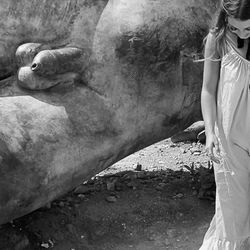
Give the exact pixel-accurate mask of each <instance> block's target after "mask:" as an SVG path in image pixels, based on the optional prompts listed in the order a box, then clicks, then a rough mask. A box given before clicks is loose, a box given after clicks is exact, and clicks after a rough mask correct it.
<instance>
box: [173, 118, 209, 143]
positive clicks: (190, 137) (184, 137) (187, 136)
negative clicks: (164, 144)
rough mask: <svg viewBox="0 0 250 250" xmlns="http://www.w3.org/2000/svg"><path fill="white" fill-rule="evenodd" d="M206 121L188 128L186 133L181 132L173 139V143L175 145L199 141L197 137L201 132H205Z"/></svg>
mask: <svg viewBox="0 0 250 250" xmlns="http://www.w3.org/2000/svg"><path fill="white" fill-rule="evenodd" d="M204 129H205V123H204V121H198V122H195V123H193V124H192V125H191V126H189V127H188V128H186V129H185V130H184V131H182V132H179V133H177V134H175V135H173V136H172V137H171V141H172V142H174V143H177V142H184V141H197V136H198V134H199V133H200V132H201V131H204Z"/></svg>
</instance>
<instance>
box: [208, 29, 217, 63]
mask: <svg viewBox="0 0 250 250" xmlns="http://www.w3.org/2000/svg"><path fill="white" fill-rule="evenodd" d="M211 56H212V58H213V59H219V58H220V53H219V51H218V46H217V40H216V34H215V32H214V31H213V30H210V31H209V33H208V35H207V37H206V45H205V57H211Z"/></svg>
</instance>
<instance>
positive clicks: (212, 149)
mask: <svg viewBox="0 0 250 250" xmlns="http://www.w3.org/2000/svg"><path fill="white" fill-rule="evenodd" d="M205 149H206V152H207V155H208V157H209V158H210V160H212V161H214V162H215V163H218V164H219V163H220V159H219V157H220V147H219V140H218V138H217V136H216V135H215V134H214V133H209V134H207V135H206V148H205ZM215 154H216V155H215Z"/></svg>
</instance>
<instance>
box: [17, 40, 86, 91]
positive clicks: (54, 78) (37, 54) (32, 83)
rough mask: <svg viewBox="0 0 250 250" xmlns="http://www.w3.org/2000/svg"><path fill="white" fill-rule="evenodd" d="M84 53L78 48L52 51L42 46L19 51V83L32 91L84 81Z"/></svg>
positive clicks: (21, 47)
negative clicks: (82, 74) (82, 79)
mask: <svg viewBox="0 0 250 250" xmlns="http://www.w3.org/2000/svg"><path fill="white" fill-rule="evenodd" d="M83 54H84V53H83V50H82V49H79V48H75V47H65V48H60V49H51V48H50V47H49V46H47V45H43V44H40V43H26V44H23V45H21V46H19V47H18V48H17V51H16V60H17V65H18V67H19V69H18V74H17V76H18V77H17V78H18V84H19V85H20V86H21V87H23V88H26V89H30V90H43V89H48V88H51V87H53V86H55V85H57V84H59V83H61V82H72V81H73V82H74V81H76V80H77V79H80V72H81V71H82V69H83V65H84V64H83Z"/></svg>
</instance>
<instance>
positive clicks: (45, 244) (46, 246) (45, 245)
mask: <svg viewBox="0 0 250 250" xmlns="http://www.w3.org/2000/svg"><path fill="white" fill-rule="evenodd" d="M41 247H43V248H49V243H42V244H41Z"/></svg>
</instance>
